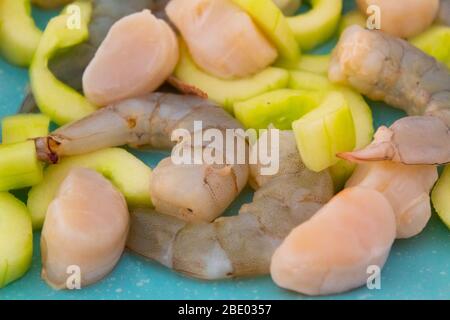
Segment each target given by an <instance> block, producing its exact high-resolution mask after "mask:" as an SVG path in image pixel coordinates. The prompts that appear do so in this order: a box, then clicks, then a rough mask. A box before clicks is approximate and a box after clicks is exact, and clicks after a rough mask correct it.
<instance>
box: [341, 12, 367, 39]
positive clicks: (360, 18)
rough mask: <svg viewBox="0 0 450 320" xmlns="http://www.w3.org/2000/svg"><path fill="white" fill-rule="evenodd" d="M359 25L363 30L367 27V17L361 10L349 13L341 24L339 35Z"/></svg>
mask: <svg viewBox="0 0 450 320" xmlns="http://www.w3.org/2000/svg"><path fill="white" fill-rule="evenodd" d="M355 24H356V25H358V26H360V27H362V28H365V27H366V26H367V17H366V16H365V15H363V14H362V13H361V11H359V10H353V11H349V12H347V13H346V14H344V16H343V17H342V19H341V23H340V24H339V34H341V33H342V32H343V31H344V30H345V29H347V28H348V27H350V26H352V25H355Z"/></svg>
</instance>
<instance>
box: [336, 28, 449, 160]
mask: <svg viewBox="0 0 450 320" xmlns="http://www.w3.org/2000/svg"><path fill="white" fill-rule="evenodd" d="M329 78H330V80H331V81H333V82H337V83H341V84H346V85H350V86H352V87H353V88H355V89H356V90H357V91H359V92H360V93H362V94H364V95H367V96H368V97H369V98H371V99H373V100H383V101H385V102H387V103H388V104H390V105H392V106H394V107H397V108H400V109H402V110H404V111H406V112H407V113H408V114H409V115H410V116H415V117H407V118H404V119H401V120H400V121H399V122H397V123H396V124H394V126H392V127H391V128H389V129H388V128H385V127H382V128H381V129H380V130H379V132H378V133H377V135H376V139H375V141H374V144H372V145H371V146H369V147H368V148H367V149H366V150H363V151H357V152H355V153H346V154H343V155H341V156H342V157H343V158H348V159H353V160H358V161H370V160H376V161H379V160H394V161H400V162H403V163H405V164H443V163H447V162H450V139H449V138H450V132H449V127H450V72H449V70H448V69H447V68H446V66H444V65H443V64H441V63H439V62H437V61H436V60H435V59H434V58H432V57H430V56H428V55H427V54H425V53H423V52H422V51H420V50H419V49H417V48H415V47H414V46H412V45H411V44H409V43H408V42H406V41H404V40H401V39H398V38H394V37H391V36H389V35H387V34H385V33H383V32H379V31H369V30H365V29H363V28H361V27H359V26H351V27H349V28H347V29H346V31H345V32H344V33H343V35H342V36H341V39H340V41H339V43H338V45H337V47H336V48H335V50H334V53H333V56H332V61H331V64H330V68H329Z"/></svg>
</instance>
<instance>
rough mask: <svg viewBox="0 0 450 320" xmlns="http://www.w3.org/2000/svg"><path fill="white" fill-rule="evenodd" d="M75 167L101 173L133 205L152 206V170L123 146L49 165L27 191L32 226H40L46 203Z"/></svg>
mask: <svg viewBox="0 0 450 320" xmlns="http://www.w3.org/2000/svg"><path fill="white" fill-rule="evenodd" d="M74 167H83V168H88V169H93V170H96V171H98V172H99V173H102V174H103V175H104V176H105V177H106V178H108V179H109V180H110V181H111V182H112V183H113V184H114V185H115V186H116V187H117V188H118V189H119V190H120V191H121V192H122V193H123V195H124V196H125V198H126V200H127V202H128V204H129V205H130V206H132V207H134V206H136V207H148V206H151V205H152V203H151V199H150V179H151V173H152V172H151V169H150V168H149V167H148V166H146V165H145V164H144V163H143V162H141V161H140V160H139V159H138V158H136V157H135V156H133V155H132V154H131V153H129V152H127V151H126V150H124V149H119V148H111V149H104V150H100V151H97V152H94V153H90V154H85V155H80V156H73V157H67V158H64V159H63V160H62V161H61V163H59V164H56V165H51V166H49V167H48V168H47V169H46V170H45V172H44V180H43V181H42V182H41V183H40V184H38V185H36V186H34V187H33V188H31V190H30V192H29V194H28V208H29V210H30V213H31V219H32V221H33V228H34V229H40V228H41V227H42V224H43V222H44V218H45V214H46V212H47V207H48V205H49V203H50V202H51V201H52V200H53V198H54V197H55V195H56V192H57V190H58V187H59V185H60V184H61V182H62V181H63V180H64V178H65V177H66V176H67V174H68V172H69V171H70V170H71V169H72V168H74ZM93 196H94V195H93Z"/></svg>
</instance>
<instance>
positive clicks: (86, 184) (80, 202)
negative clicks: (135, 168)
mask: <svg viewBox="0 0 450 320" xmlns="http://www.w3.org/2000/svg"><path fill="white" fill-rule="evenodd" d="M93 194H95V197H92V195H93ZM128 229H129V213H128V209H127V204H126V202H125V199H124V197H123V196H122V194H121V193H120V192H119V191H117V190H116V189H115V188H114V187H113V185H112V184H111V183H110V182H109V181H108V180H106V179H105V178H104V177H103V176H101V175H100V174H98V173H97V172H95V171H92V170H88V169H82V168H76V169H73V170H72V171H71V172H70V173H69V174H68V176H67V177H66V178H65V180H64V182H63V183H62V185H61V187H60V189H59V192H58V195H57V196H56V198H55V199H54V200H53V202H52V203H51V204H50V206H49V208H48V210H47V216H46V219H45V223H44V228H43V229H42V235H41V252H42V266H43V267H42V277H43V278H44V280H45V281H46V282H47V283H48V284H49V285H51V286H52V287H54V288H55V289H65V288H66V285H67V280H68V278H69V277H70V275H71V272H74V271H77V270H75V269H71V268H73V267H75V268H77V269H78V271H79V275H80V276H81V279H80V280H81V281H80V282H81V283H80V285H81V286H83V287H84V286H87V285H89V284H92V283H95V282H97V281H99V280H100V279H102V278H103V277H104V276H106V275H107V274H108V273H109V272H110V271H111V270H112V269H113V268H114V266H115V265H116V263H117V261H118V260H119V258H120V256H121V255H122V252H123V250H124V248H125V241H126V238H127V234H128Z"/></svg>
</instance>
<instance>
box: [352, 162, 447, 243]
mask: <svg viewBox="0 0 450 320" xmlns="http://www.w3.org/2000/svg"><path fill="white" fill-rule="evenodd" d="M437 179H438V172H437V168H436V167H435V166H414V165H409V166H408V165H404V164H401V163H395V162H390V161H386V162H374V163H365V164H360V165H359V166H358V167H357V168H356V170H355V172H354V173H353V175H352V177H351V178H350V180H348V182H347V185H346V187H347V188H350V187H354V186H360V187H365V188H371V189H375V190H377V191H379V192H381V193H382V194H383V195H384V196H385V197H386V199H388V201H389V202H390V204H391V206H392V208H393V209H394V213H395V219H396V221H397V238H399V239H403V238H411V237H413V236H415V235H418V234H419V233H420V232H422V230H423V229H424V228H425V226H426V225H427V223H428V221H429V219H430V217H431V206H430V192H431V189H432V188H433V186H434V184H435V183H436V181H437Z"/></svg>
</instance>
